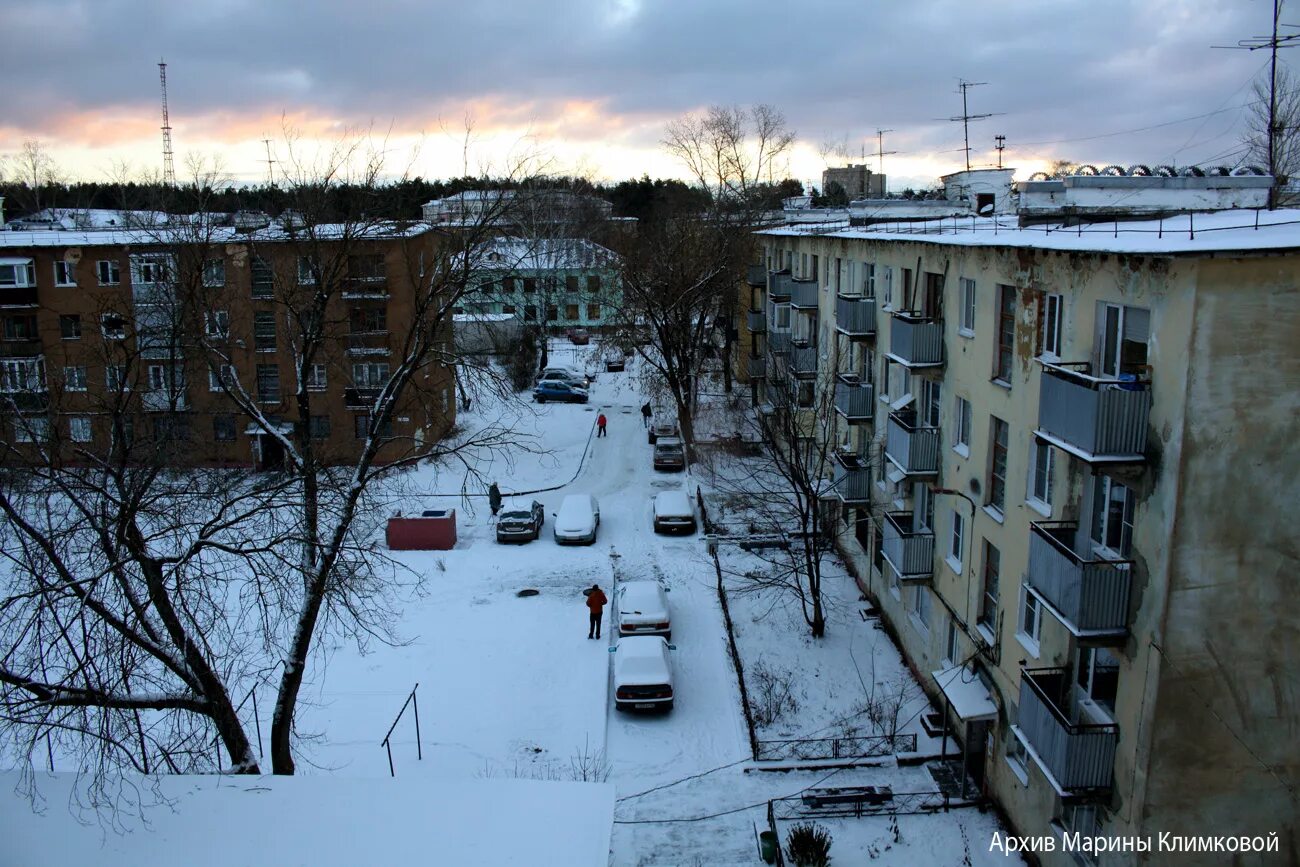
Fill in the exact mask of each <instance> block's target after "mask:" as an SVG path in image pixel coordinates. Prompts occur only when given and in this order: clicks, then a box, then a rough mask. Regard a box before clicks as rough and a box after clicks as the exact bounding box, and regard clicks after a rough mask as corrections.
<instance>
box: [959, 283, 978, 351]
mask: <svg viewBox="0 0 1300 867" xmlns="http://www.w3.org/2000/svg"><path fill="white" fill-rule="evenodd" d="M958 285H959V286H960V287H961V323H960V327H959V329H958V333H960V334H963V335H965V336H966V337H973V336H975V281H974V280H971V279H970V278H969V277H963V278H961V280H960V282H959V284H958Z"/></svg>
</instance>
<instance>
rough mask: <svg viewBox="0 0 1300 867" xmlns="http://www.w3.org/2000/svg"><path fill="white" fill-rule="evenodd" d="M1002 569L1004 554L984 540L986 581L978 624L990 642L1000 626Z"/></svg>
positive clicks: (984, 581)
mask: <svg viewBox="0 0 1300 867" xmlns="http://www.w3.org/2000/svg"><path fill="white" fill-rule="evenodd" d="M1001 568H1002V554H1001V552H1000V551H998V549H997V548H995V547H993V545H991V544H990V543H989V540H988V539H985V540H984V580H983V582H982V585H983V590H982V592H981V594H980V613H979V619H978V621H977V622H978V623H979V625H980V626H982V627H984V629H986V630H987V631H988V635H989V640H990V641H992V640H993V635H994V634H995V633H996V630H997V624H998V572H999V570H1000V569H1001Z"/></svg>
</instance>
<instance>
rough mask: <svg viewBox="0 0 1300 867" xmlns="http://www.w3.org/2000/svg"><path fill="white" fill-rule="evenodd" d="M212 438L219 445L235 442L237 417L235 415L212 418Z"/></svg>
mask: <svg viewBox="0 0 1300 867" xmlns="http://www.w3.org/2000/svg"><path fill="white" fill-rule="evenodd" d="M212 438H213V439H214V440H216V441H217V442H219V443H233V442H234V441H235V417H234V416H233V415H214V416H213V417H212Z"/></svg>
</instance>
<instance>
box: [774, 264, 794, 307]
mask: <svg viewBox="0 0 1300 867" xmlns="http://www.w3.org/2000/svg"><path fill="white" fill-rule="evenodd" d="M793 283H794V278H793V277H791V276H790V272H789V271H769V272H768V275H767V300H769V301H775V302H776V303H778V304H784V303H786V302H787V301H789V300H790V291H791V284H793Z"/></svg>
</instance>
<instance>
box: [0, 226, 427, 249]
mask: <svg viewBox="0 0 1300 867" xmlns="http://www.w3.org/2000/svg"><path fill="white" fill-rule="evenodd" d="M434 229H435V227H434V226H432V225H430V224H429V223H424V222H411V223H396V222H387V223H374V224H369V225H361V224H357V223H352V224H348V223H322V224H320V225H317V226H314V227H312V232H313V234H314V236H315V237H316V238H317V239H320V240H336V239H339V238H342V237H344V236H345V234H347V233H349V232H350V233H351V235H352V237H354V238H355V237H359V238H366V239H371V240H382V239H385V238H411V237H416V236H418V235H422V234H424V233H425V232H431V231H434ZM295 237H297V238H302V237H303V233H302V232H301V230H297V231H290V230H288V229H286V228H285V227H284V226H283V225H282V224H280V223H277V222H271V223H270V224H269V225H267V226H264V227H263V228H260V229H253V230H241V229H238V228H236V227H234V226H212V227H210V228H206V229H202V228H198V229H196V228H194V227H193V226H190V227H185V228H181V229H172V228H169V227H167V226H159V227H157V228H137V229H117V230H110V229H103V230H91V231H65V230H59V229H41V230H37V231H21V230H10V231H0V249H9V250H12V249H21V248H24V247H92V246H102V247H119V246H125V245H139V246H160V245H166V244H185V243H194V242H199V241H204V242H206V243H210V244H241V243H249V242H258V243H262V244H272V243H284V242H288V241H292V240H294V239H295Z"/></svg>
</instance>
